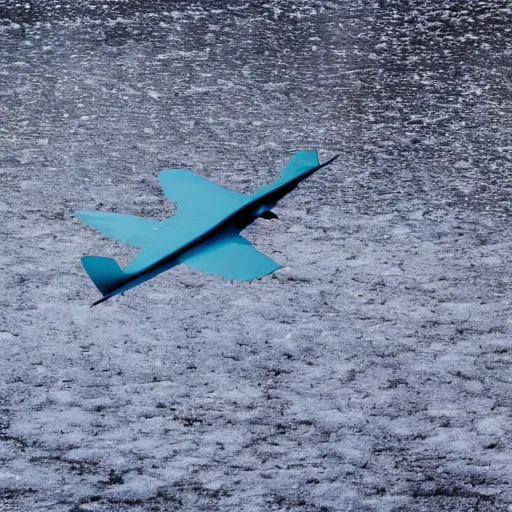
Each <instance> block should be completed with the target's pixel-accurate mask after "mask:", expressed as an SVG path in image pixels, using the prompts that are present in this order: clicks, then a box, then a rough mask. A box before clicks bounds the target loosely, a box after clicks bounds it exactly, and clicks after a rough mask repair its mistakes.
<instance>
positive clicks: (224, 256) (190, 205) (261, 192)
mask: <svg viewBox="0 0 512 512" xmlns="http://www.w3.org/2000/svg"><path fill="white" fill-rule="evenodd" d="M336 158H337V156H335V157H334V158H331V159H330V160H329V161H327V162H325V163H324V164H320V162H319V160H318V153H317V152H316V151H298V152H296V153H295V154H294V155H293V157H292V158H291V160H290V161H289V162H288V163H287V164H286V166H285V167H284V169H283V170H282V171H281V177H280V178H279V179H277V180H276V181H274V182H273V183H271V184H270V185H265V186H264V187H261V188H259V189H258V190H256V191H255V192H254V193H253V194H251V195H245V194H241V193H239V192H234V191H232V190H228V189H226V188H224V187H221V186H220V185H217V184H215V183H212V182H211V181H208V180H207V179H205V178H202V177H201V176H198V175H196V174H194V173H193V172H192V171H189V170H188V169H170V170H163V171H161V172H160V175H159V180H160V183H161V185H162V188H163V190H164V192H165V195H166V196H167V197H169V198H170V199H171V200H173V201H175V202H176V203H177V210H176V214H175V215H173V216H172V217H170V218H168V219H166V220H164V221H157V220H154V219H146V218H142V217H135V216H132V215H121V214H118V213H107V212H86V211H79V212H77V213H76V215H77V217H78V218H79V219H80V220H82V221H83V222H86V223H87V224H89V225H90V226H92V227H93V228H96V229H97V230H99V231H100V232H101V233H103V234H104V235H106V236H108V237H110V238H112V239H115V240H119V241H121V242H124V243H126V244H128V245H131V246H134V247H140V248H141V250H140V252H139V253H138V254H137V256H136V257H135V258H134V259H133V260H132V262H131V263H129V264H128V265H127V266H126V267H125V268H124V269H121V267H120V266H119V264H118V263H117V261H116V260H115V259H113V258H106V257H102V256H84V257H83V258H82V264H83V266H84V268H85V270H86V272H87V274H88V275H89V277H90V278H91V279H92V281H93V282H94V284H95V285H96V287H97V288H98V290H99V291H100V292H101V293H102V295H103V297H101V298H100V299H99V300H97V301H96V302H94V303H93V304H92V305H93V306H95V305H96V304H99V303H100V302H103V301H105V300H107V299H109V298H110V297H113V296H114V295H117V294H118V293H123V292H125V291H127V290H129V289H130V288H133V287H134V286H137V285H139V284H141V283H143V282H145V281H148V280H149V279H152V278H153V277H155V276H157V275H158V274H161V273H162V272H165V271H166V270H169V269H171V268H173V267H175V266H177V265H180V264H182V263H184V264H186V265H188V266H189V267H191V268H193V269H197V270H201V271H203V272H206V273H209V274H216V275H218V276H221V277H224V278H227V279H239V280H242V281H252V280H253V279H258V278H260V277H263V276H265V275H267V274H270V273H272V272H274V271H275V270H277V269H278V268H280V265H278V264H277V263H276V262H275V261H274V260H272V259H271V258H269V257H268V256H265V255H264V254H262V253H261V252H259V251H258V250H257V249H255V248H254V246H253V245H252V244H251V243H250V242H249V241H248V240H246V239H245V238H243V237H242V236H240V232H241V231H242V230H243V229H244V228H246V227H247V226H248V225H249V224H251V223H252V222H253V221H254V220H256V219H257V218H258V217H262V218H265V219H272V218H277V217H276V215H275V214H274V213H273V212H272V208H273V207H274V206H275V205H276V203H277V202H278V201H279V200H280V199H281V198H282V197H284V196H285V195H286V194H288V193H289V192H291V191H292V190H293V189H294V188H295V187H296V186H297V185H298V184H299V183H300V182H301V181H302V180H303V179H305V178H307V177H308V176H310V175H311V174H313V173H314V172H315V171H317V170H318V169H320V168H322V167H324V166H326V165H328V164H330V163H331V162H333V161H334V160H335V159H336Z"/></svg>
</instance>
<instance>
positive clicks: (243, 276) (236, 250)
mask: <svg viewBox="0 0 512 512" xmlns="http://www.w3.org/2000/svg"><path fill="white" fill-rule="evenodd" d="M178 260H179V261H180V263H185V264H186V265H188V266H189V267H190V268H193V269H195V270H201V271H202V272H206V273H207V274H215V275H218V276H221V277H225V278H226V279H239V280H241V281H252V280H253V279H258V278H260V277H263V276H265V275H267V274H271V273H272V272H274V271H276V270H277V269H279V268H281V265H279V264H278V263H276V262H275V261H274V260H273V259H271V258H269V257H268V256H265V255H264V254H263V253H261V252H260V251H258V250H257V249H255V248H254V246H253V245H252V244H251V242H249V240H247V239H245V238H244V237H242V236H240V235H239V232H238V229H236V228H234V227H233V228H232V229H228V230H226V231H224V232H222V233H220V234H219V235H216V236H214V237H213V238H211V239H209V240H207V241H206V242H203V243H202V244H201V245H198V246H197V247H194V248H193V249H191V250H190V251H188V252H186V253H185V254H183V255H182V256H180V257H179V258H178Z"/></svg>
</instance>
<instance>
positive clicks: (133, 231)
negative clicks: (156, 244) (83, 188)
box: [76, 211, 160, 247]
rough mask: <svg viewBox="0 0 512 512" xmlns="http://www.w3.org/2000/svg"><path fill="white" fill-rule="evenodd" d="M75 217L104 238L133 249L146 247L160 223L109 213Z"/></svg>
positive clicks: (88, 213) (86, 214)
mask: <svg viewBox="0 0 512 512" xmlns="http://www.w3.org/2000/svg"><path fill="white" fill-rule="evenodd" d="M76 216H77V217H78V218H79V219H80V220H81V221H83V222H85V223H86V224H89V226H92V227H93V228H96V229H97V230H98V231H100V232H101V233H103V234H104V235H105V236H108V237H109V238H112V239H114V240H119V241H120V242H124V243H125V244H128V245H132V246H134V247H143V246H145V245H147V244H148V243H149V242H150V240H151V239H152V238H153V237H154V235H155V231H157V230H158V227H159V225H160V222H159V221H157V220H155V219H144V218H142V217H136V216H134V215H121V214H120V213H109V212H84V211H81V212H76Z"/></svg>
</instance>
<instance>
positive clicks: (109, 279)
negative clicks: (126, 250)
mask: <svg viewBox="0 0 512 512" xmlns="http://www.w3.org/2000/svg"><path fill="white" fill-rule="evenodd" d="M82 265H83V266H84V269H85V271H86V272H87V274H88V275H89V277H90V278H91V279H92V281H93V283H94V284H95V285H96V288H98V290H99V291H100V292H101V293H102V294H103V295H106V294H107V293H109V292H111V291H112V290H114V289H115V288H117V287H118V286H120V285H121V284H122V283H123V282H124V281H126V274H125V273H124V272H123V270H122V268H121V267H120V266H119V264H118V263H117V261H116V260H115V259H113V258H105V257H103V256H84V257H83V258H82Z"/></svg>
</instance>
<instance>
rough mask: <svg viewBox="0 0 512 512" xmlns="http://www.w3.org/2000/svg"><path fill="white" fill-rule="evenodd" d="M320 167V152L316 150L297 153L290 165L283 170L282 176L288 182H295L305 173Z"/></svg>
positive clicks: (289, 162)
mask: <svg viewBox="0 0 512 512" xmlns="http://www.w3.org/2000/svg"><path fill="white" fill-rule="evenodd" d="M319 165H320V161H319V160H318V152H317V151H314V150H309V151H296V152H295V153H294V155H293V156H292V157H291V159H290V160H289V161H288V163H287V164H286V165H285V166H284V167H283V169H282V170H281V176H282V177H283V178H285V179H286V180H293V179H294V178H296V177H297V176H300V175H301V174H303V173H304V172H307V171H310V170H311V169H314V168H315V167H318V166H319Z"/></svg>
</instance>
